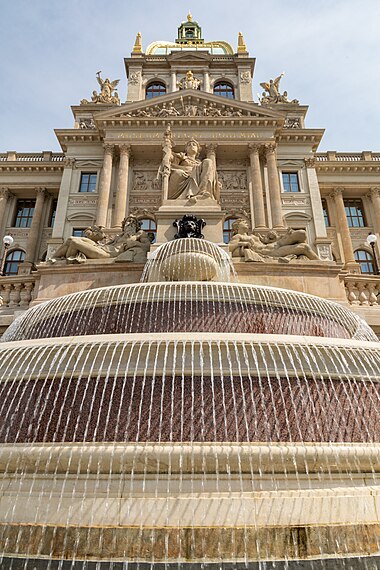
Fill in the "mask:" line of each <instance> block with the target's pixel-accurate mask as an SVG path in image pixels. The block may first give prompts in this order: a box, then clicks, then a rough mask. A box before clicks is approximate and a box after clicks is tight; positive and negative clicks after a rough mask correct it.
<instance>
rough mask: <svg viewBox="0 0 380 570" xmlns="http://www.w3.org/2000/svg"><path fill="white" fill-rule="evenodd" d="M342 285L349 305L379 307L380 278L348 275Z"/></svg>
mask: <svg viewBox="0 0 380 570" xmlns="http://www.w3.org/2000/svg"><path fill="white" fill-rule="evenodd" d="M344 285H345V288H346V294H347V300H348V302H349V304H350V305H360V306H363V305H364V306H371V307H375V306H380V277H377V276H374V275H369V276H364V275H357V276H354V275H349V276H346V277H345V278H344Z"/></svg>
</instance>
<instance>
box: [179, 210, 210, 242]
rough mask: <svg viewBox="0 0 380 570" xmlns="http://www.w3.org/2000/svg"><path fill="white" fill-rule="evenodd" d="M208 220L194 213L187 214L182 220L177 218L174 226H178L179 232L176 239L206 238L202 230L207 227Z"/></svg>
mask: <svg viewBox="0 0 380 570" xmlns="http://www.w3.org/2000/svg"><path fill="white" fill-rule="evenodd" d="M205 225H206V222H205V221H204V219H203V218H200V219H199V220H198V218H197V217H196V216H193V215H192V214H185V215H184V216H183V218H182V220H175V222H173V226H174V227H175V228H177V233H176V234H175V236H174V239H180V238H201V239H202V238H204V237H205V236H204V235H203V234H202V230H203V228H204V227H205Z"/></svg>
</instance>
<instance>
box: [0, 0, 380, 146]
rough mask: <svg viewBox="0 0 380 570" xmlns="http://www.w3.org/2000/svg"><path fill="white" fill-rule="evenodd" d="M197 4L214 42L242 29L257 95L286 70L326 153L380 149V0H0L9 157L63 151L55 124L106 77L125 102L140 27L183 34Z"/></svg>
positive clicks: (1, 102) (0, 71)
mask: <svg viewBox="0 0 380 570" xmlns="http://www.w3.org/2000/svg"><path fill="white" fill-rule="evenodd" d="M189 10H190V11H191V13H192V15H193V19H194V20H196V21H198V22H199V24H200V25H201V26H202V31H203V37H204V39H205V40H206V41H212V40H218V39H219V40H225V41H227V42H228V43H230V44H232V46H233V47H234V49H236V47H237V36H238V32H242V33H243V35H244V39H245V42H246V44H247V48H248V51H249V52H250V56H251V57H255V58H256V66H255V74H254V80H253V98H254V100H255V101H257V93H261V91H262V89H261V88H260V83H261V82H263V81H269V79H271V78H275V77H276V76H277V75H279V74H280V73H281V72H282V71H285V76H284V77H283V79H282V81H281V91H283V90H286V91H287V92H288V96H289V98H290V99H293V98H295V99H299V101H300V103H301V104H302V105H308V106H309V111H308V115H307V118H306V126H307V127H309V128H324V129H326V132H325V135H324V137H323V139H322V143H321V145H320V147H319V150H320V151H326V150H337V151H345V152H360V151H362V150H373V151H378V152H380V111H379V107H380V103H379V101H380V95H379V94H380V65H379V61H378V60H379V55H380V33H379V26H380V0H265V1H263V0H235V1H233V0H228V1H227V0H160V1H158V0H108V1H107V0H63V1H62V0H60V1H58V0H0V49H1V52H0V53H1V57H0V78H1V79H0V81H1V89H0V109H1V111H0V152H6V151H8V150H16V151H17V152H40V151H43V150H53V151H59V150H61V149H60V146H59V144H58V141H57V140H56V137H55V135H54V129H55V128H72V127H73V116H72V112H71V109H70V106H71V105H77V104H79V101H80V100H81V99H83V98H87V99H90V98H91V93H92V91H93V90H94V89H98V84H97V82H96V77H95V75H96V72H97V71H99V70H102V71H103V74H102V75H103V77H106V76H107V77H110V78H111V79H112V80H113V79H120V84H119V88H118V90H119V95H120V97H121V100H122V101H125V98H126V93H127V79H126V75H125V68H124V57H129V55H130V52H131V51H132V47H133V44H134V40H135V37H136V33H137V32H138V31H140V32H141V34H142V40H143V48H146V47H147V45H149V44H150V43H151V42H153V41H156V40H168V41H174V39H175V37H176V35H177V28H178V26H179V25H180V23H181V21H183V20H185V19H186V15H187V13H188V11H189Z"/></svg>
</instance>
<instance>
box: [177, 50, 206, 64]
mask: <svg viewBox="0 0 380 570" xmlns="http://www.w3.org/2000/svg"><path fill="white" fill-rule="evenodd" d="M190 57H191V61H192V62H195V61H209V60H211V59H212V56H211V55H210V54H209V53H208V52H199V51H195V50H194V51H177V52H175V51H174V52H171V54H170V55H169V56H168V60H169V61H188V60H189V58H190Z"/></svg>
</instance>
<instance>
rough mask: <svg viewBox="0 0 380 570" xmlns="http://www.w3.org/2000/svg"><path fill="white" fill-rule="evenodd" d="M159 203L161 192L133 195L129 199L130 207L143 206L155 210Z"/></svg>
mask: <svg viewBox="0 0 380 570" xmlns="http://www.w3.org/2000/svg"><path fill="white" fill-rule="evenodd" d="M160 205H161V194H142V195H140V196H136V195H133V196H131V199H130V204H129V206H130V208H131V209H133V208H138V209H139V208H143V209H147V210H154V211H156V210H157V209H158V208H159V206H160Z"/></svg>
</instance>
